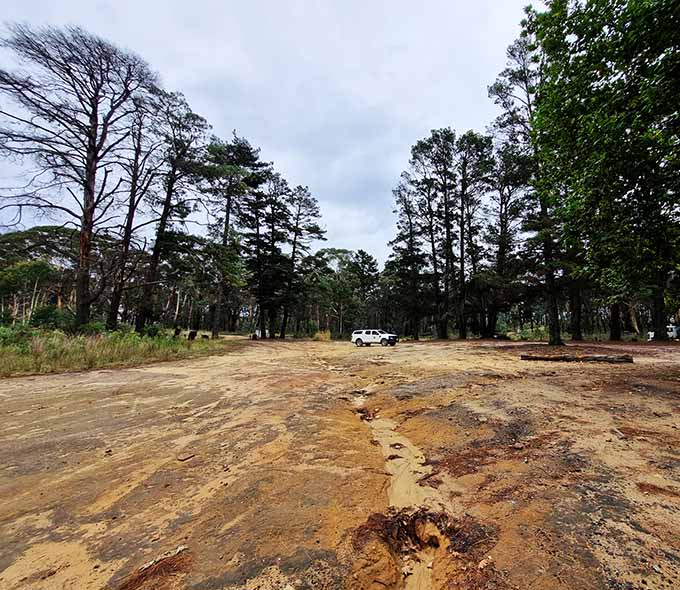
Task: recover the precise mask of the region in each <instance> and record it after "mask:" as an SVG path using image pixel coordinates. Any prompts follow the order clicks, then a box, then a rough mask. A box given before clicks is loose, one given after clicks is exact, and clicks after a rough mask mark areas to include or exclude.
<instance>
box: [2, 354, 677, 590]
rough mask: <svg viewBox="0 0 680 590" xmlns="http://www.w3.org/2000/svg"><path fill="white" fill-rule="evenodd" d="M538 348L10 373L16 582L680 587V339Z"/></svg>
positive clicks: (5, 577)
mask: <svg viewBox="0 0 680 590" xmlns="http://www.w3.org/2000/svg"><path fill="white" fill-rule="evenodd" d="M533 348H536V347H533ZM570 348H572V349H576V347H570ZM531 349H532V347H530V346H526V345H512V344H506V345H502V344H500V343H498V344H493V343H484V342H468V343H455V342H451V343H422V344H417V343H416V344H410V343H404V344H399V345H398V346H397V347H396V348H380V347H371V348H362V349H356V348H353V347H351V346H350V345H349V344H346V343H332V344H331V343H311V342H305V343H279V342H273V343H268V342H254V343H248V344H247V345H245V346H244V347H243V348H241V349H240V350H238V351H237V352H233V353H230V354H228V355H226V356H223V357H211V358H207V359H201V360H191V361H186V362H180V363H174V364H160V365H156V366H150V367H144V368H136V369H125V370H111V371H97V372H92V373H82V374H74V375H60V376H45V377H30V378H19V379H7V380H3V381H0V404H1V405H0V415H1V416H2V430H1V431H0V498H2V501H1V503H0V539H1V540H2V543H1V545H0V547H1V548H2V550H1V551H0V589H2V590H10V589H19V588H21V589H24V588H29V589H45V590H52V589H62V588H69V589H81V588H83V589H89V588H93V589H95V588H96V589H98V588H110V589H116V590H133V589H142V588H143V589H156V590H161V589H175V588H177V589H179V588H192V589H196V590H198V589H200V590H209V589H227V588H229V589H231V588H244V589H248V590H254V589H256V588H261V589H263V590H264V589H281V590H284V589H285V590H292V589H302V588H310V589H311V588H315V589H317V588H347V589H349V590H359V589H385V588H391V589H398V588H404V589H421V590H428V589H438V588H460V589H476V588H488V589H496V590H503V589H508V588H519V589H528V588H531V589H541V590H554V589H565V590H566V589H570V590H577V589H586V588H588V589H603V588H611V589H627V588H630V589H632V588H645V589H655V588H667V589H676V588H680V546H679V541H678V539H679V538H680V535H679V531H680V347H678V346H675V345H668V346H665V347H663V346H651V345H642V344H641V345H635V346H631V345H618V346H613V345H597V346H596V345H589V346H584V347H581V348H580V349H576V350H581V351H589V352H604V351H606V352H611V351H615V352H617V353H620V352H630V353H632V354H633V355H634V356H635V364H633V365H618V366H610V365H594V364H592V365H591V364H579V363H576V364H571V363H570V364H560V363H548V362H520V361H519V360H518V358H519V354H520V352H525V351H526V350H531ZM153 560H155V561H153ZM152 561H153V562H152ZM150 562H152V563H150Z"/></svg>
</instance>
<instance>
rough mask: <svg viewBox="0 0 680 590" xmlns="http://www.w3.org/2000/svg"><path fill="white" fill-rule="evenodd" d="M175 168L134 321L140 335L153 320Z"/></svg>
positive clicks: (166, 192) (173, 188) (174, 179)
mask: <svg viewBox="0 0 680 590" xmlns="http://www.w3.org/2000/svg"><path fill="white" fill-rule="evenodd" d="M176 173H177V170H176V168H174V167H173V168H172V169H171V170H170V172H169V173H168V174H169V176H168V182H167V186H166V188H165V199H164V200H163V209H162V211H161V216H160V218H159V220H158V228H157V230H156V241H155V242H154V244H153V249H152V251H151V260H150V262H149V268H148V269H147V272H146V278H145V282H144V289H143V292H142V302H141V305H140V307H139V311H138V312H137V317H136V319H135V330H136V331H137V332H139V333H140V334H141V333H143V332H144V329H145V327H146V324H147V322H148V321H149V320H151V319H152V318H153V309H154V295H155V293H156V289H155V287H156V285H155V283H156V281H157V279H158V267H159V264H160V260H161V253H162V251H163V245H164V244H163V242H164V241H165V235H166V233H167V230H168V223H169V221H170V214H171V212H172V199H173V197H174V192H175V181H176Z"/></svg>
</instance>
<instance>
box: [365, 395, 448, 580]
mask: <svg viewBox="0 0 680 590" xmlns="http://www.w3.org/2000/svg"><path fill="white" fill-rule="evenodd" d="M365 402H366V396H365V395H363V394H361V395H359V396H357V397H356V398H355V400H354V405H355V407H356V408H357V409H358V411H359V413H361V410H362V409H363V406H364V404H365ZM362 418H363V419H364V420H365V421H366V422H367V423H368V425H369V427H370V430H371V433H372V435H373V439H374V440H375V441H377V443H378V444H379V445H380V448H381V450H382V453H383V456H384V457H385V470H386V472H387V473H388V474H389V475H390V482H389V488H388V500H389V507H390V509H391V510H396V511H400V512H401V514H402V515H407V516H410V515H412V514H415V513H417V512H418V511H420V512H421V513H422V514H424V515H427V514H429V513H433V514H446V513H447V510H446V502H445V500H444V498H443V497H442V496H441V494H440V493H439V491H438V490H437V489H435V488H432V487H426V486H423V485H421V483H420V482H421V481H422V480H423V478H426V477H427V476H429V475H431V474H432V468H431V467H430V466H427V465H425V456H424V455H423V453H422V452H421V451H420V450H419V449H418V448H417V447H416V446H415V445H414V444H413V443H412V442H411V441H410V440H409V439H408V438H407V437H405V436H403V435H401V434H400V433H399V432H397V424H396V423H395V422H393V421H392V420H388V419H386V418H380V417H379V416H377V415H366V414H365V413H364V414H363V415H362ZM413 529H414V530H413V533H414V534H413V535H412V536H415V539H411V540H409V541H407V543H406V544H405V546H404V547H400V548H399V550H400V552H401V553H404V554H403V555H402V556H401V558H400V561H401V568H400V573H401V574H402V576H403V578H404V579H403V586H402V585H401V584H399V582H400V580H399V579H398V578H397V580H396V582H397V585H394V586H390V587H395V588H397V587H403V588H404V590H430V589H431V588H433V584H432V580H433V570H434V569H435V567H436V565H435V563H436V562H437V561H438V560H440V559H442V558H445V554H446V550H447V548H448V547H447V543H446V537H445V535H443V534H442V532H441V531H440V530H439V528H438V527H437V525H436V524H434V523H433V522H430V521H429V520H428V519H427V517H425V518H423V519H421V520H418V521H417V522H416V524H415V525H414V527H413ZM378 583H379V584H381V583H382V582H381V581H378Z"/></svg>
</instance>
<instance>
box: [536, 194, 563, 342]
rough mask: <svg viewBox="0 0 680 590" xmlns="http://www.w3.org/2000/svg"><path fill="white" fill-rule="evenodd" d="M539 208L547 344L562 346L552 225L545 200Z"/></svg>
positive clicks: (543, 199)
mask: <svg viewBox="0 0 680 590" xmlns="http://www.w3.org/2000/svg"><path fill="white" fill-rule="evenodd" d="M540 207H541V221H542V223H541V231H542V233H543V240H542V242H543V244H542V245H543V264H545V289H546V298H547V304H548V332H549V334H550V340H549V344H550V345H552V346H558V345H563V344H564V342H563V341H562V334H561V330H560V312H559V302H558V298H557V284H556V281H555V269H554V268H553V263H554V256H553V248H554V245H553V239H552V223H551V221H550V215H549V211H548V205H547V203H546V202H545V198H543V197H541V198H540Z"/></svg>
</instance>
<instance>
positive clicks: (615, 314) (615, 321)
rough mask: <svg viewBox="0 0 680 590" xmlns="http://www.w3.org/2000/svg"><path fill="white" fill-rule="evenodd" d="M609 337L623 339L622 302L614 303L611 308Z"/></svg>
mask: <svg viewBox="0 0 680 590" xmlns="http://www.w3.org/2000/svg"><path fill="white" fill-rule="evenodd" d="M609 339H610V340H613V341H615V342H616V341H619V340H621V304H620V303H612V305H611V307H610V308H609Z"/></svg>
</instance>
